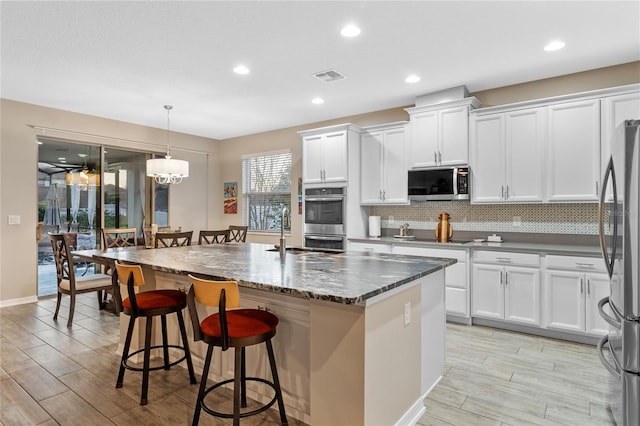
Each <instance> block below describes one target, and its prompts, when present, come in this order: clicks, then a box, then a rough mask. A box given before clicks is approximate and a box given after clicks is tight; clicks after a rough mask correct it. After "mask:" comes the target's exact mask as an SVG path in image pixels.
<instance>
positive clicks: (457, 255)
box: [393, 245, 467, 262]
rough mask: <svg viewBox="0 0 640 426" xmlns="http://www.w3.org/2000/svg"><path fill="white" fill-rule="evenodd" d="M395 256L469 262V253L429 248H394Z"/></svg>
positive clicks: (395, 246)
mask: <svg viewBox="0 0 640 426" xmlns="http://www.w3.org/2000/svg"><path fill="white" fill-rule="evenodd" d="M393 254H408V255H410V256H425V257H445V258H450V259H456V260H457V261H458V262H466V261H467V252H466V251H465V250H446V249H434V248H428V247H409V246H398V245H394V246H393Z"/></svg>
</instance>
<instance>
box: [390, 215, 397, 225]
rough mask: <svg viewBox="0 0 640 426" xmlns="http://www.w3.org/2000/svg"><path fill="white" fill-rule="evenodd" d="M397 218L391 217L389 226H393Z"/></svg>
mask: <svg viewBox="0 0 640 426" xmlns="http://www.w3.org/2000/svg"><path fill="white" fill-rule="evenodd" d="M395 221H396V220H395V218H394V217H393V216H389V224H391V225H393V223H394V222H395Z"/></svg>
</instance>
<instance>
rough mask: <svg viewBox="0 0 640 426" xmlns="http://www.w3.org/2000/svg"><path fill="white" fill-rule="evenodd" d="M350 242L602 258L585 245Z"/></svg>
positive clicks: (594, 248) (366, 239)
mask: <svg viewBox="0 0 640 426" xmlns="http://www.w3.org/2000/svg"><path fill="white" fill-rule="evenodd" d="M349 241H353V242H356V243H370V244H371V243H373V244H394V245H403V246H416V247H430V248H443V249H471V250H478V249H480V250H494V251H516V252H526V253H539V254H542V253H544V254H560V255H566V256H589V257H600V256H602V254H601V252H600V247H599V246H595V245H584V244H557V243H540V242H535V243H528V242H524V241H513V242H512V241H503V242H502V243H490V242H487V241H483V242H481V243H475V242H473V241H471V242H464V243H456V242H455V241H454V242H453V243H439V242H436V241H434V240H426V239H413V240H406V239H399V238H394V237H377V238H370V237H364V238H349Z"/></svg>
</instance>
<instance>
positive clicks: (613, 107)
mask: <svg viewBox="0 0 640 426" xmlns="http://www.w3.org/2000/svg"><path fill="white" fill-rule="evenodd" d="M625 120H640V93H628V94H625V95H618V96H611V97H608V98H604V99H603V100H602V144H601V149H600V153H601V154H600V164H601V166H600V170H601V172H600V176H604V172H605V170H606V168H607V165H608V164H609V158H610V157H611V148H610V145H611V143H612V141H614V140H615V139H616V138H618V140H621V139H622V137H621V134H622V132H620V135H616V130H622V129H619V126H620V125H621V124H622V123H623V122H624V121H625ZM612 199H613V196H612V195H611V190H609V191H608V192H607V201H611V200H612Z"/></svg>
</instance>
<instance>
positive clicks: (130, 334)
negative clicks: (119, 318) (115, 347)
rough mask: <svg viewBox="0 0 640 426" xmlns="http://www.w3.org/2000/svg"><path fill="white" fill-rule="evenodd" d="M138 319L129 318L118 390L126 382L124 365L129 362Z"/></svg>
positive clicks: (117, 383)
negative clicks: (134, 328)
mask: <svg viewBox="0 0 640 426" xmlns="http://www.w3.org/2000/svg"><path fill="white" fill-rule="evenodd" d="M135 321H136V318H135V317H133V316H131V317H129V327H127V337H126V338H125V340H124V348H122V359H121V360H120V369H119V370H118V380H116V388H121V387H122V381H123V380H124V369H125V367H124V365H125V363H126V362H127V357H128V356H129V348H130V347H131V338H132V337H133V327H134V325H135Z"/></svg>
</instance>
